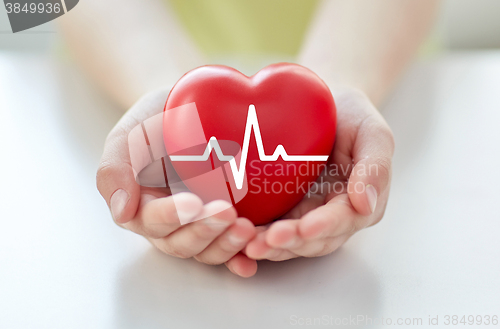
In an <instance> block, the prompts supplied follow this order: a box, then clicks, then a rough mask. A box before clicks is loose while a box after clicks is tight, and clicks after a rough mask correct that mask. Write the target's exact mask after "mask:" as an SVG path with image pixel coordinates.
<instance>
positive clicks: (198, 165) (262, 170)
mask: <svg viewBox="0 0 500 329" xmlns="http://www.w3.org/2000/svg"><path fill="white" fill-rule="evenodd" d="M335 132H336V108H335V103H334V100H333V97H332V95H331V92H330V90H329V89H328V87H327V85H326V84H325V83H324V82H323V81H322V80H321V79H320V78H319V77H318V76H317V75H316V74H314V73H313V72H312V71H310V70H309V69H307V68H305V67H302V66H299V65H296V64H288V63H280V64H274V65H270V66H268V67H266V68H264V69H262V70H261V71H259V72H258V73H257V74H255V75H253V76H251V77H247V76H245V75H243V74H242V73H240V72H239V71H237V70H235V69H232V68H229V67H226V66H203V67H200V68H197V69H194V70H192V71H190V72H188V73H187V74H185V75H184V76H183V77H182V78H181V79H180V80H179V81H178V82H177V84H176V85H175V86H174V87H173V89H172V90H171V92H170V94H169V96H168V99H167V101H166V104H165V109H164V112H163V113H160V114H158V115H156V116H154V117H152V118H150V119H148V120H146V121H144V122H143V123H141V124H140V125H138V126H137V127H135V128H134V129H133V130H132V131H131V132H130V134H129V151H130V156H131V163H132V167H133V168H134V175H135V176H136V180H137V182H138V183H139V184H140V185H142V186H150V187H168V188H170V190H171V192H172V195H173V200H174V203H175V202H176V196H182V192H192V193H194V194H196V195H198V196H199V197H200V198H201V199H202V200H203V202H204V203H208V202H211V201H214V200H225V201H227V202H228V204H232V205H234V206H235V208H236V210H237V211H238V215H239V216H241V217H246V218H249V219H250V220H251V221H252V222H253V223H254V224H255V225H262V224H266V223H269V222H270V221H272V220H274V219H276V218H278V217H279V216H281V215H283V214H284V213H286V212H287V211H289V210H290V209H291V208H293V207H294V206H295V205H296V204H297V203H298V202H299V201H300V200H301V199H302V198H303V197H304V196H305V195H306V194H307V193H309V192H310V191H311V189H313V188H318V186H321V185H322V184H318V183H317V182H316V181H317V180H318V177H319V176H320V174H321V173H322V172H324V171H325V170H327V160H328V158H329V156H330V154H331V152H332V148H333V144H334V141H335ZM219 211H220V209H219ZM210 215H214V214H202V215H200V216H198V217H199V218H194V219H192V218H183V216H182V214H179V220H180V222H181V224H186V223H188V222H192V221H195V220H199V219H202V218H206V217H208V216H210Z"/></svg>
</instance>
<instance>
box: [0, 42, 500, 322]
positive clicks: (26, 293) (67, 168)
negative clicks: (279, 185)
mask: <svg viewBox="0 0 500 329" xmlns="http://www.w3.org/2000/svg"><path fill="white" fill-rule="evenodd" d="M120 115H121V113H120V111H119V110H117V109H116V108H113V107H112V106H111V105H110V103H109V102H107V101H105V100H104V99H103V98H102V97H101V96H99V93H98V92H97V91H96V90H95V89H94V88H93V87H92V86H90V84H89V83H88V82H86V80H85V79H84V78H82V76H81V74H80V73H78V71H77V70H75V69H74V68H72V67H71V65H69V64H58V63H54V62H52V61H49V60H47V59H43V58H36V57H29V56H19V55H16V56H14V55H7V54H0V160H1V161H0V172H1V173H2V178H1V180H0V221H1V226H0V328H9V329H17V328H51V329H53V328H288V327H302V326H301V325H300V324H301V323H302V321H303V322H304V323H307V321H314V318H320V319H321V320H322V321H329V322H328V323H325V322H322V323H320V324H319V325H316V326H307V327H323V326H324V325H325V324H335V321H339V319H340V320H341V321H346V320H345V319H349V318H353V317H354V318H356V317H357V316H358V315H359V316H365V317H369V318H371V319H372V321H379V322H380V321H381V319H382V318H384V321H385V323H386V325H373V326H367V325H365V324H366V323H365V322H363V321H361V322H359V323H353V322H349V324H348V325H346V326H345V327H353V328H363V327H374V328H375V327H376V328H382V327H391V326H389V325H387V323H388V319H390V320H391V321H392V322H393V323H394V322H396V321H397V320H398V318H401V319H403V321H407V320H406V318H411V319H413V318H422V321H423V326H420V327H427V324H428V320H429V316H431V317H432V318H435V317H436V316H439V324H440V326H432V327H433V328H436V327H446V328H450V327H453V326H444V321H445V316H446V315H459V316H462V315H483V316H484V315H490V316H492V315H497V316H498V315H500V284H499V279H500V237H499V232H500V206H499V204H500V202H499V200H500V167H499V166H500V124H499V123H500V52H490V53H476V54H455V55H447V56H443V57H441V58H438V59H434V60H427V61H422V62H420V63H418V64H416V65H414V66H413V68H412V69H411V70H410V71H409V72H408V74H407V75H406V76H405V78H404V79H403V80H402V81H401V83H400V85H399V86H398V88H397V90H396V91H395V93H394V95H393V96H392V98H391V99H390V101H389V102H388V104H387V106H386V107H385V108H384V115H385V116H386V118H387V120H388V122H389V123H390V125H391V126H392V127H393V130H394V133H395V137H396V143H397V150H396V154H395V158H394V175H393V184H392V192H391V198H390V202H389V205H388V208H387V212H386V216H385V218H384V219H383V220H382V222H380V223H379V224H378V225H376V226H375V227H373V228H369V229H366V230H364V231H363V232H361V233H359V234H357V235H356V236H354V237H353V238H352V239H351V240H350V241H348V243H347V244H346V245H345V246H344V247H343V248H341V249H340V250H339V251H337V252H335V253H333V254H332V255H329V256H326V257H323V258H318V259H297V260H292V261H287V262H281V263H272V262H261V263H259V271H258V273H257V275H256V276H255V277H253V278H251V279H241V278H238V277H236V276H234V275H232V274H231V273H230V272H229V271H228V270H227V269H226V268H225V267H224V266H218V267H209V266H206V265H202V264H198V263H197V262H196V261H194V260H181V259H175V258H173V257H169V256H166V255H163V254H161V253H159V252H157V251H156V250H155V249H153V248H152V247H151V246H150V245H149V243H148V242H147V241H146V240H145V239H143V238H142V237H139V236H137V235H134V234H133V233H130V232H127V231H125V230H122V229H120V228H118V227H117V226H115V225H114V224H113V222H112V220H111V217H110V215H109V212H108V209H107V207H106V205H105V202H104V201H103V200H102V199H101V197H100V195H99V194H98V192H97V189H96V187H95V171H96V167H97V164H98V161H99V158H100V155H101V152H102V145H103V141H104V138H105V136H106V134H107V132H108V131H109V130H110V129H111V127H112V126H113V125H114V123H115V122H116V121H117V120H118V118H119V117H120ZM325 319H327V320H325ZM316 321H318V320H316ZM368 323H369V322H368ZM321 324H323V325H321ZM304 326H305V325H304ZM392 326H394V325H392ZM330 327H332V326H330ZM410 327H411V326H410ZM461 327H464V326H463V325H461ZM465 327H469V328H472V327H473V326H465ZM482 327H484V326H482ZM489 327H493V326H491V325H490V326H489ZM495 327H500V325H497V326H495Z"/></svg>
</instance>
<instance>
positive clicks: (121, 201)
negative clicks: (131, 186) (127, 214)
mask: <svg viewBox="0 0 500 329" xmlns="http://www.w3.org/2000/svg"><path fill="white" fill-rule="evenodd" d="M129 199H130V194H128V193H127V191H125V190H123V189H119V190H116V191H115V193H113V195H112V196H111V200H110V202H109V205H110V208H111V216H113V219H114V220H115V221H116V220H118V219H120V217H121V216H122V213H123V209H125V206H126V205H127V203H128V200H129Z"/></svg>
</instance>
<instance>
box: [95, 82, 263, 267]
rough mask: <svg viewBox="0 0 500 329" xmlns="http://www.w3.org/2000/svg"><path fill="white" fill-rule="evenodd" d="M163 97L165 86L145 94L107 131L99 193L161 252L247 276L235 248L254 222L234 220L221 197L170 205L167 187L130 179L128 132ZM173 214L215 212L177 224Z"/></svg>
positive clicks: (247, 262) (183, 198) (185, 198)
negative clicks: (149, 185)
mask: <svg viewBox="0 0 500 329" xmlns="http://www.w3.org/2000/svg"><path fill="white" fill-rule="evenodd" d="M167 96H168V90H158V91H154V92H151V93H150V94H148V95H146V96H144V97H143V98H142V99H140V100H139V101H138V102H137V103H136V104H135V105H134V106H133V107H132V108H131V109H130V110H129V111H127V113H126V114H125V115H124V116H123V118H122V119H121V120H120V121H119V122H118V123H117V125H116V126H115V127H114V128H113V130H112V131H111V132H110V134H109V135H108V137H107V139H106V143H105V146H104V154H103V156H102V159H101V163H100V166H99V169H98V172H97V187H98V189H99V192H100V193H101V195H102V196H103V198H104V199H105V200H106V202H107V204H108V206H109V208H110V210H111V214H112V216H113V219H114V221H115V223H116V224H117V225H119V226H120V227H123V228H125V229H128V230H130V231H132V232H135V233H137V234H140V235H142V236H144V237H145V238H146V239H148V240H149V241H150V242H151V243H152V244H153V245H154V246H156V247H157V248H158V249H159V250H161V251H163V252H164V253H166V254H169V255H173V256H176V257H181V258H190V257H194V258H195V259H196V260H198V261H200V262H203V263H206V264H223V263H225V264H226V266H227V267H228V268H229V270H230V271H231V272H233V273H235V274H237V275H239V276H242V277H250V276H252V275H254V274H255V272H256V270H257V263H256V261H255V260H253V259H249V258H248V257H247V256H245V255H244V254H242V253H241V252H240V251H241V250H242V249H243V248H244V247H245V246H246V244H247V243H248V242H249V241H250V240H251V239H252V238H253V237H254V236H255V233H256V231H255V226H254V225H253V224H252V223H251V222H250V221H249V220H248V219H246V218H238V217H237V214H236V210H235V209H234V207H232V206H230V205H228V204H227V203H226V202H225V201H213V202H210V203H208V204H205V205H203V203H202V201H201V199H199V198H198V197H197V196H196V195H194V194H191V193H183V194H182V195H176V202H175V205H174V201H173V197H172V196H171V192H170V190H169V188H168V187H165V188H151V187H143V186H140V185H139V184H138V183H137V182H136V180H135V176H134V173H133V170H132V165H131V159H130V154H129V145H128V135H129V133H130V131H131V130H132V129H133V128H134V127H136V126H137V125H139V124H141V123H142V122H143V121H144V120H146V119H148V118H151V117H153V116H154V115H156V114H158V113H161V112H162V111H163V107H164V105H165V101H166V99H167ZM178 212H182V213H183V218H195V217H197V216H200V215H201V216H202V217H204V216H203V213H210V214H214V213H215V214H216V215H212V216H210V217H208V218H205V219H203V220H199V221H195V222H192V223H189V224H186V225H181V224H180V221H179V217H178Z"/></svg>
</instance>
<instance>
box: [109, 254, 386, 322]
mask: <svg viewBox="0 0 500 329" xmlns="http://www.w3.org/2000/svg"><path fill="white" fill-rule="evenodd" d="M379 293H380V292H379V286H378V282H377V280H376V277H375V276H374V274H373V273H371V272H370V270H369V269H368V268H366V266H365V264H364V263H363V262H362V261H361V260H360V259H359V258H358V257H357V255H356V254H355V253H354V252H351V251H349V250H348V249H347V247H346V248H342V249H340V250H338V251H337V252H335V253H334V254H332V255H329V256H325V257H321V258H300V259H295V260H291V261H285V262H279V263H275V262H260V263H259V270H258V272H257V275H256V276H254V277H252V278H250V279H243V278H239V277H237V276H235V275H233V274H232V273H230V272H229V271H228V270H227V269H226V268H225V266H207V265H204V264H200V263H198V262H196V261H195V260H192V259H190V260H183V259H177V258H174V257H170V256H167V255H164V254H161V253H160V252H158V251H156V250H154V249H151V250H149V251H148V252H147V253H145V254H144V255H143V256H142V257H141V258H140V259H138V260H137V261H136V262H135V263H132V264H131V265H129V266H128V267H126V268H124V269H123V271H122V272H121V277H120V278H119V279H118V280H117V293H116V296H117V301H116V304H117V308H116V327H117V328H137V327H141V328H184V327H192V328H256V327H263V328H288V327H290V326H294V324H295V325H296V324H298V323H299V322H300V321H318V320H320V321H330V323H331V324H329V325H334V324H335V321H339V319H345V318H347V319H349V318H350V317H356V316H357V315H373V317H376V316H377V314H378V313H379V309H378V308H379V303H378V300H379ZM314 318H316V320H315V319H314ZM308 319H309V320H308ZM344 321H345V320H344ZM323 325H324V324H323ZM351 327H355V328H357V327H359V328H361V327H364V324H363V323H360V324H359V325H351Z"/></svg>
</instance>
